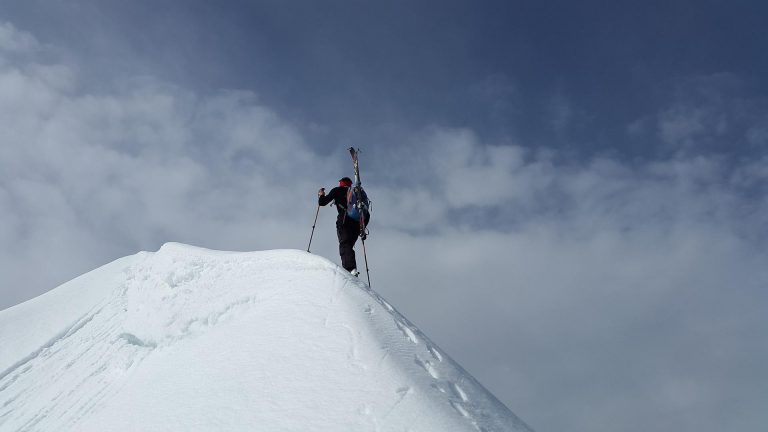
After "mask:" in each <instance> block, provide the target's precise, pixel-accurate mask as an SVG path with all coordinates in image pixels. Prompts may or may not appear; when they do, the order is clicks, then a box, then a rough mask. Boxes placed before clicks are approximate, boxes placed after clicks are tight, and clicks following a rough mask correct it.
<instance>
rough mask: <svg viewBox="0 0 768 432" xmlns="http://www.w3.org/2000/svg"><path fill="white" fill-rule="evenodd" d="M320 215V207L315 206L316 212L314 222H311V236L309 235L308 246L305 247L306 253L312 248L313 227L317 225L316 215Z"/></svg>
mask: <svg viewBox="0 0 768 432" xmlns="http://www.w3.org/2000/svg"><path fill="white" fill-rule="evenodd" d="M319 214H320V205H319V204H318V206H317V211H316V212H315V221H314V222H312V234H310V235H309V244H308V245H307V252H309V247H310V246H312V237H313V236H314V235H315V225H317V215H319Z"/></svg>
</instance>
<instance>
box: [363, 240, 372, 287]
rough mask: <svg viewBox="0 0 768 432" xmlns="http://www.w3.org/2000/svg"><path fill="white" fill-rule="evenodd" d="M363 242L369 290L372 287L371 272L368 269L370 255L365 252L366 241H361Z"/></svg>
mask: <svg viewBox="0 0 768 432" xmlns="http://www.w3.org/2000/svg"><path fill="white" fill-rule="evenodd" d="M360 241H362V242H363V257H364V258H365V274H366V276H368V288H370V287H371V271H370V269H369V268H368V254H367V253H366V252H365V239H360Z"/></svg>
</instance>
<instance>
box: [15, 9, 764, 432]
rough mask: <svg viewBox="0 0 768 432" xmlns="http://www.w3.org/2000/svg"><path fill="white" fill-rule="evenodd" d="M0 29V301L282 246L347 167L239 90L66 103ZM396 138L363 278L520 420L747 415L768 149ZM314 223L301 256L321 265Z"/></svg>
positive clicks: (129, 90) (671, 118)
mask: <svg viewBox="0 0 768 432" xmlns="http://www.w3.org/2000/svg"><path fill="white" fill-rule="evenodd" d="M0 29H1V30H0V41H2V42H0V44H2V47H3V48H2V49H0V59H2V60H1V61H0V141H2V143H3V145H2V146H0V220H1V221H2V224H0V241H1V242H2V244H3V245H4V247H3V248H2V250H1V251H0V307H6V306H10V305H12V304H14V303H17V302H19V301H22V300H24V299H26V298H29V297H31V296H33V295H36V294H38V293H41V292H43V291H45V290H47V289H50V288H52V287H53V286H55V285H57V284H59V283H61V282H63V281H64V280H66V279H68V278H71V277H74V276H77V275H79V274H80V273H83V272H85V271H87V270H89V269H91V268H93V267H95V266H97V265H101V264H103V263H105V262H106V261H109V260H110V259H113V258H117V257H119V256H123V255H127V254H130V253H134V252H136V251H137V250H140V249H148V250H154V249H157V248H158V247H159V246H160V245H161V244H162V243H163V242H166V241H182V242H187V243H192V244H196V245H200V246H204V247H210V248H218V249H230V250H233V249H235V250H236V249H243V250H258V249H273V248H296V249H299V248H303V247H304V246H305V245H306V241H307V240H308V235H309V230H310V226H311V218H312V216H314V211H315V201H314V200H315V195H314V194H315V191H316V190H317V188H318V187H320V186H326V187H327V186H329V184H328V182H331V181H333V180H335V179H337V178H338V177H339V176H340V175H341V174H345V173H348V171H349V161H348V156H347V155H346V153H345V150H344V149H343V148H340V149H338V151H336V152H334V153H331V154H328V153H327V152H323V151H320V150H319V149H318V148H317V147H316V146H313V145H312V143H310V142H308V141H307V139H306V138H305V137H304V136H303V135H302V132H301V131H302V130H305V129H306V128H305V127H304V125H301V124H296V123H294V122H291V121H289V120H287V119H285V118H283V117H281V116H280V115H278V114H277V113H276V112H275V111H274V110H272V109H270V107H269V106H266V105H265V104H263V103H261V102H260V100H259V98H258V95H257V94H256V93H254V92H251V91H242V90H229V91H218V92H213V93H206V94H202V93H200V92H197V91H195V90H194V89H190V88H184V87H181V86H178V85H174V84H171V83H167V82H163V81H161V80H159V79H156V78H151V77H142V78H133V79H121V80H117V81H115V82H114V83H113V84H112V85H110V86H105V88H106V90H102V91H100V92H96V91H94V90H92V89H88V90H86V89H87V88H88V87H89V86H87V85H85V84H87V83H85V81H88V78H89V77H88V75H87V74H84V73H83V72H82V70H83V69H82V68H81V67H80V65H72V64H67V63H66V62H63V61H58V62H52V61H49V60H47V61H46V60H43V58H47V57H48V56H47V55H46V54H45V52H44V51H45V49H46V48H44V47H40V45H39V44H36V43H33V42H29V41H30V40H31V41H34V38H33V37H32V36H30V35H26V36H25V34H24V33H22V32H19V31H18V30H15V29H14V28H13V27H12V26H10V25H8V24H6V25H3V26H2V27H0ZM9 41H10V42H9ZM19 41H22V42H19ZM23 41H27V42H23ZM7 47H13V52H14V53H13V54H12V55H11V54H9V52H10V51H9V50H10V48H7ZM718 91H719V92H720V93H717V94H724V93H723V92H724V91H725V90H718ZM705 100H707V101H716V100H718V99H717V98H713V97H710V96H707V97H706V98H705ZM726 100H730V99H728V98H726ZM713 103H714V102H713ZM736 105H738V104H736ZM758 105H759V104H758ZM690 106H691V107H693V106H694V105H690ZM716 106H718V107H722V106H735V105H732V104H731V103H730V102H729V103H726V104H725V105H716ZM719 109H720V108H718V109H714V108H713V109H709V108H708V109H705V110H704V111H702V114H697V112H698V111H696V109H695V108H689V105H685V104H683V105H680V106H675V107H671V108H669V109H668V110H665V111H663V112H662V114H660V115H659V116H657V117H653V120H654V121H658V122H650V123H653V125H654V127H655V128H656V129H653V130H654V131H655V132H654V133H656V132H658V131H664V130H666V131H667V132H665V133H666V134H667V138H668V139H669V142H670V144H674V145H675V146H680V145H682V146H693V147H695V146H697V145H698V143H700V142H704V143H717V142H719V140H720V139H721V138H722V137H724V136H725V135H723V134H721V132H720V130H721V129H718V127H717V125H716V124H717V123H716V122H712V121H711V119H712V118H716V117H717V115H716V114H712V113H717V112H720V111H718V110H719ZM737 111H738V110H737ZM737 111H728V110H726V113H733V112H737ZM738 112H741V111H738ZM729 115H730V114H729ZM731 118H732V117H729V116H728V115H726V119H727V121H726V122H725V126H724V128H725V129H724V130H725V133H726V134H732V133H735V132H734V128H735V126H734V125H737V124H740V123H738V122H734V121H732V120H731ZM750 118H751V117H750ZM665 122H667V123H665ZM664 124H666V126H663V125H664ZM756 127H757V126H756ZM665 128H666V129H665ZM755 130H757V131H759V129H755ZM753 135H754V136H755V138H754V139H755V140H757V141H755V142H759V139H760V135H759V132H754V133H753ZM397 138H398V139H397V140H393V141H394V142H397V143H398V144H393V145H390V146H386V147H385V146H380V147H377V148H367V149H364V152H363V154H362V157H363V158H364V160H363V166H364V170H365V172H364V180H365V182H366V187H367V189H368V191H369V193H370V195H371V197H372V199H373V200H374V214H373V222H372V225H371V232H372V234H371V238H370V240H369V242H368V243H367V247H368V249H367V252H368V254H369V258H370V263H371V268H372V269H371V271H372V273H371V277H372V282H373V286H374V288H375V289H377V290H379V291H381V292H382V294H383V295H385V296H386V297H387V298H389V299H390V300H392V302H393V304H395V305H396V306H397V307H398V308H399V309H401V310H402V311H403V312H405V314H406V315H407V316H409V318H411V319H412V320H413V321H415V322H416V324H417V325H419V326H420V327H421V328H423V329H424V330H425V332H426V333H427V334H429V335H431V336H432V337H433V338H434V339H435V341H436V342H437V343H438V344H439V345H441V346H442V347H443V348H444V349H446V351H447V352H448V353H450V354H451V355H453V356H455V357H456V358H457V360H459V361H460V362H461V363H462V364H463V365H464V366H466V367H467V369H468V370H469V371H470V372H471V373H472V374H474V375H476V376H477V377H478V378H479V379H480V381H481V382H482V383H483V384H484V385H486V386H487V387H489V388H490V389H491V390H492V391H493V392H494V393H495V394H497V395H498V396H499V397H500V398H501V399H502V400H503V401H504V402H505V403H507V404H508V405H509V406H510V407H511V408H512V409H513V410H514V411H516V412H517V413H518V414H519V415H520V416H521V417H522V418H524V419H525V420H526V421H528V422H530V423H531V424H532V425H533V426H534V427H537V426H538V427H540V428H541V429H542V430H547V429H551V430H563V429H568V430H590V431H614V430H625V431H631V430H644V429H646V428H647V424H648V422H649V421H651V420H649V419H653V420H652V421H654V422H655V423H654V424H658V423H660V424H663V425H664V429H672V430H674V429H696V430H701V431H706V430H713V431H714V430H722V429H735V426H742V428H743V429H748V427H747V426H753V427H754V428H756V427H757V425H759V424H764V422H765V420H766V419H765V418H764V414H761V413H762V412H763V411H764V410H762V407H763V406H764V405H765V403H766V402H768V401H766V400H765V398H766V396H765V392H764V390H763V389H764V388H765V386H766V376H765V373H764V372H763V369H764V366H763V365H764V363H765V361H766V360H768V349H767V348H766V344H765V343H763V341H764V339H765V337H764V335H762V332H763V329H765V328H766V324H768V318H766V317H765V313H764V310H765V305H766V304H768V298H766V291H765V287H766V285H768V274H767V273H766V270H765V269H764V267H765V262H766V258H768V256H766V255H767V254H766V248H765V246H764V245H765V244H766V241H765V240H766V238H765V233H766V232H768V230H766V222H765V221H766V220H768V207H766V206H767V204H766V202H765V199H764V197H765V192H766V189H767V187H768V174H766V173H768V158H767V157H765V156H764V155H763V157H756V158H752V159H750V160H747V161H744V162H743V163H740V164H733V163H731V162H730V161H729V160H728V158H725V157H722V156H719V155H718V154H717V153H716V152H714V153H711V154H698V153H697V154H694V152H681V153H677V154H676V155H675V156H674V157H670V158H663V159H657V160H648V161H642V162H638V161H626V160H621V159H617V158H612V157H601V156H595V157H591V158H585V159H583V160H576V159H569V158H567V157H565V156H563V155H562V154H561V153H559V152H557V151H555V150H552V149H531V148H526V147H524V146H521V145H512V144H509V143H506V142H505V143H504V144H503V145H502V144H499V143H489V142H484V141H483V140H482V139H481V138H480V134H478V132H477V131H474V130H472V129H471V128H457V127H450V126H444V125H443V126H441V125H432V126H424V127H422V128H419V129H417V130H408V131H406V132H403V133H402V134H401V135H400V136H398V137H397ZM712 148H718V147H717V146H714V147H712ZM334 213H335V212H334V211H333V210H331V209H323V211H322V212H321V215H320V220H319V221H318V231H317V232H316V233H315V239H314V244H313V252H316V253H319V254H322V255H325V256H328V257H330V258H332V259H333V258H335V257H336V253H337V252H336V244H335V234H334V233H333V218H334ZM302 228H304V229H305V230H302ZM359 253H360V251H358V254H359ZM754 401H757V402H759V403H755V402H754ZM750 403H754V404H755V405H754V406H756V407H759V408H754V409H747V410H746V411H747V412H746V413H745V412H744V410H743V409H742V408H741V407H744V406H750V405H749V404H750Z"/></svg>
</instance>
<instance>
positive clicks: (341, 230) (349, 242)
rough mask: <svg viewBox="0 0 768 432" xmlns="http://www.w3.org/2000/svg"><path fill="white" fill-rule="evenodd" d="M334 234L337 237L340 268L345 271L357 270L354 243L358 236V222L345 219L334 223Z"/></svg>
mask: <svg viewBox="0 0 768 432" xmlns="http://www.w3.org/2000/svg"><path fill="white" fill-rule="evenodd" d="M336 234H337V235H338V237H339V255H341V266H342V267H344V269H345V270H347V271H352V270H354V269H356V268H357V262H356V261H355V249H354V247H355V242H357V237H359V236H360V222H358V221H356V220H353V219H349V218H345V219H344V220H341V221H339V220H337V221H336Z"/></svg>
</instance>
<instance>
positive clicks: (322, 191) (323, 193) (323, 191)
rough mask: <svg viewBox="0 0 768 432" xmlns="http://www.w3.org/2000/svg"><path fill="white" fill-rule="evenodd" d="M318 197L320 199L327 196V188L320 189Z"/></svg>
mask: <svg viewBox="0 0 768 432" xmlns="http://www.w3.org/2000/svg"><path fill="white" fill-rule="evenodd" d="M317 196H319V197H321V196H325V188H320V190H319V191H317Z"/></svg>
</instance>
